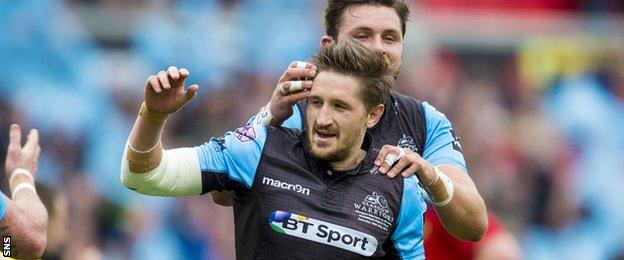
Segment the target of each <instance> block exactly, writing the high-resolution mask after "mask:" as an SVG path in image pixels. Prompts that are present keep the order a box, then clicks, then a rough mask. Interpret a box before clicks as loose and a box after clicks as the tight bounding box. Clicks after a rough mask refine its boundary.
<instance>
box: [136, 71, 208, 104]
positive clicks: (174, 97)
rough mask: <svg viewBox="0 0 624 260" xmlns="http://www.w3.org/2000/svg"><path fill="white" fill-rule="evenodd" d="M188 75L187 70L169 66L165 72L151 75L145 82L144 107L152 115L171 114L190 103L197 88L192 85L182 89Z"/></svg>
mask: <svg viewBox="0 0 624 260" xmlns="http://www.w3.org/2000/svg"><path fill="white" fill-rule="evenodd" d="M189 75H190V73H189V71H188V70H187V69H184V68H182V69H179V70H178V68H176V67H174V66H171V67H169V69H167V71H160V72H158V74H156V75H151V76H149V78H147V81H146V82H145V105H146V107H147V109H148V110H149V111H151V112H154V113H160V114H166V115H169V114H173V113H175V112H177V111H178V110H180V109H181V108H182V107H183V106H184V105H185V104H186V103H188V102H189V101H191V99H193V97H195V95H196V94H197V91H198V90H199V86H198V85H197V84H193V85H191V86H190V87H188V88H187V89H185V88H184V81H185V80H186V78H188V76H189Z"/></svg>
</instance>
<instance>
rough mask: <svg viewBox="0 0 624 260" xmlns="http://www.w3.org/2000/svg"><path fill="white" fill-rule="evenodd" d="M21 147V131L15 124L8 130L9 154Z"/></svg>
mask: <svg viewBox="0 0 624 260" xmlns="http://www.w3.org/2000/svg"><path fill="white" fill-rule="evenodd" d="M21 147H22V130H21V129H20V126H19V125H17V124H12V125H11V128H10V130H9V153H11V151H15V150H19V149H21Z"/></svg>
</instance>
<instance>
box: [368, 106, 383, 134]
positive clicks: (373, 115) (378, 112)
mask: <svg viewBox="0 0 624 260" xmlns="http://www.w3.org/2000/svg"><path fill="white" fill-rule="evenodd" d="M385 109H386V107H385V106H384V105H383V104H379V105H377V106H376V107H375V108H373V109H372V110H371V111H370V112H368V121H367V122H366V128H372V127H373V126H375V125H376V124H377V123H378V122H379V120H380V119H381V116H383V114H384V110H385Z"/></svg>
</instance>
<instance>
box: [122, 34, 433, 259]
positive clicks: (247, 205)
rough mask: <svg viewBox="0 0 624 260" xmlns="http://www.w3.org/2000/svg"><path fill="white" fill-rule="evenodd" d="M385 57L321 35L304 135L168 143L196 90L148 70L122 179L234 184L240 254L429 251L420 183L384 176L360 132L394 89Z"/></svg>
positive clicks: (406, 254)
mask: <svg viewBox="0 0 624 260" xmlns="http://www.w3.org/2000/svg"><path fill="white" fill-rule="evenodd" d="M384 59H385V58H384V56H383V55H382V54H381V53H380V52H377V51H375V50H373V49H370V48H368V47H365V46H364V45H362V44H361V43H359V42H357V41H355V40H344V41H339V42H334V43H328V44H327V45H326V46H325V47H323V48H321V50H320V51H319V53H318V54H316V55H315V56H314V57H313V58H312V63H314V64H315V65H316V66H317V72H318V75H317V76H316V79H315V80H314V87H313V88H312V89H311V91H310V92H309V94H308V103H309V104H308V105H307V106H306V108H305V109H306V110H305V112H306V113H305V114H306V115H305V120H306V124H307V125H308V126H309V127H308V128H307V130H306V131H302V130H298V129H292V128H284V127H272V126H264V125H259V124H256V125H252V126H245V127H241V128H239V129H236V130H235V131H232V132H228V133H226V134H225V135H224V136H223V137H222V138H212V139H211V140H210V141H209V142H208V143H205V144H203V145H200V146H197V147H194V148H179V149H171V150H164V149H163V145H162V143H161V141H160V138H161V135H162V132H163V129H164V126H165V123H166V119H167V118H168V117H169V116H170V115H171V114H173V113H175V112H176V111H178V110H179V109H181V108H182V106H183V105H184V104H185V103H187V102H188V101H190V100H191V99H192V98H193V96H195V93H197V90H198V86H197V85H192V86H190V87H189V88H188V89H185V87H184V80H185V79H186V77H188V75H189V72H188V71H187V70H185V69H181V70H178V69H177V68H175V67H170V68H169V69H168V70H167V71H166V72H165V71H162V72H159V73H158V75H153V76H150V77H149V78H148V80H147V83H146V86H145V92H144V95H145V102H144V103H143V105H142V106H141V110H140V112H139V116H138V118H137V120H136V122H135V125H134V127H133V129H132V132H131V133H130V137H129V139H128V143H127V145H126V149H125V151H124V157H123V158H122V166H121V181H122V183H123V184H124V185H125V186H126V187H128V188H130V189H132V190H134V191H136V192H138V193H142V194H147V195H154V196H184V195H199V194H202V193H206V192H209V191H212V190H231V191H233V196H234V198H235V200H234V217H235V219H234V222H235V228H236V229H235V232H236V234H235V237H236V255H237V258H239V259H251V258H260V259H274V258H275V257H279V258H287V257H305V258H310V259H319V258H322V257H324V258H327V257H331V258H332V259H357V258H363V257H384V258H390V259H398V258H402V259H424V251H423V240H422V229H423V215H422V214H423V213H424V211H425V209H426V205H425V202H424V199H423V197H422V194H423V193H424V191H422V190H421V188H420V186H419V185H418V182H419V180H418V179H417V178H415V177H413V178H394V179H390V178H387V177H385V176H383V175H381V174H380V173H379V168H378V167H377V166H376V165H375V164H374V161H375V158H376V156H377V154H378V152H379V151H378V150H374V149H373V148H372V145H371V144H372V142H373V140H372V137H371V136H370V135H369V134H367V129H369V128H372V127H374V126H375V125H376V124H377V123H378V122H379V120H380V118H381V117H382V115H383V113H384V109H385V106H384V103H385V102H386V99H387V98H388V97H389V95H390V90H391V88H392V87H393V85H394V77H393V74H392V73H391V71H390V70H389V69H388V64H387V63H386V62H385V60H384ZM406 156H408V155H406Z"/></svg>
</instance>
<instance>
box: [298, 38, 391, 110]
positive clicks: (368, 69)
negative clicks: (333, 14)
mask: <svg viewBox="0 0 624 260" xmlns="http://www.w3.org/2000/svg"><path fill="white" fill-rule="evenodd" d="M310 62H312V63H313V64H314V65H316V66H317V71H318V73H321V72H323V71H331V72H335V73H338V74H343V75H347V76H353V77H355V78H357V79H358V81H359V82H360V97H361V98H362V101H363V102H364V106H365V107H366V109H367V111H371V109H373V108H374V107H376V106H377V105H379V104H383V103H385V102H386V100H387V99H388V97H389V96H390V90H391V89H392V87H393V86H394V76H393V74H392V71H391V70H390V68H389V66H388V63H387V62H386V60H385V57H384V55H383V54H382V53H381V52H379V51H376V50H374V49H372V48H369V47H366V46H364V45H363V44H362V43H360V42H358V41H356V40H354V39H344V40H341V41H332V42H330V43H329V44H327V45H325V46H324V47H321V49H320V50H319V52H318V53H317V54H316V55H314V56H313V57H312V58H311V60H310Z"/></svg>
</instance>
